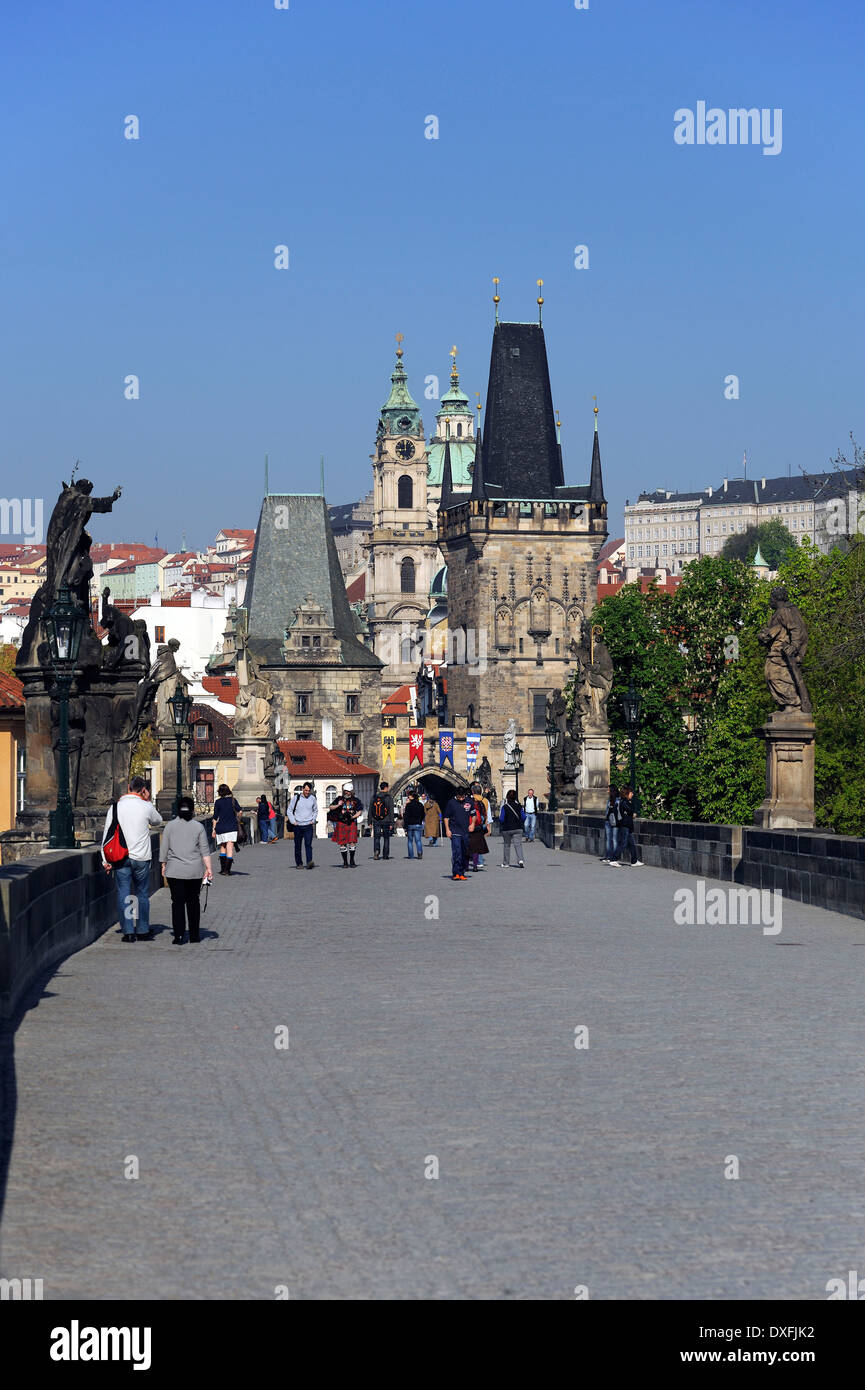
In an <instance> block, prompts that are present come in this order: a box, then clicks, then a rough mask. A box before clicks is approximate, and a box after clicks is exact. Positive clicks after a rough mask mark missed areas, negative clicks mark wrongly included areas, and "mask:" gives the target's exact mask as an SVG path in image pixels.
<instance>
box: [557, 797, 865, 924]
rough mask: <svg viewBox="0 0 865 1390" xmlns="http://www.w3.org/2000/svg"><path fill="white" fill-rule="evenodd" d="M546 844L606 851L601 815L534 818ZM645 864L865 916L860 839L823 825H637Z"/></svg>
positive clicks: (863, 842) (864, 842) (864, 847)
mask: <svg viewBox="0 0 865 1390" xmlns="http://www.w3.org/2000/svg"><path fill="white" fill-rule="evenodd" d="M538 834H539V836H540V838H541V839H542V840H543V842H544V844H546V845H549V846H551V847H553V846H554V847H555V848H557V849H565V850H575V851H576V852H577V853H578V854H593V855H596V856H597V857H598V858H600V856H601V855H602V854H603V852H604V823H603V820H602V818H601V817H600V816H579V815H573V814H570V813H567V814H565V815H562V814H561V813H560V814H558V815H555V816H553V815H551V814H550V813H549V812H548V811H546V812H542V813H541V814H540V815H539V817H538ZM636 837H637V846H638V848H639V852H640V857H641V859H643V861H644V862H645V863H646V864H650V865H652V866H653V867H655V868H659V869H674V870H676V872H678V873H685V874H692V875H694V876H695V877H697V878H715V879H720V880H721V881H726V882H730V883H740V884H743V885H744V886H746V887H748V888H766V889H769V890H773V889H776V888H778V889H780V891H781V892H782V893H783V895H784V897H786V898H789V899H791V900H792V901H794V902H802V903H809V904H810V905H811V906H813V907H825V908H828V909H830V910H831V911H833V912H843V913H846V914H847V915H848V916H850V917H860V918H863V919H865V839H857V838H855V837H854V836H852V835H833V834H831V833H827V832H825V831H821V830H807V831H806V830H763V829H762V828H758V827H756V826H747V825H746V826H740V825H702V824H699V823H689V822H681V821H649V820H638V821H637V822H636Z"/></svg>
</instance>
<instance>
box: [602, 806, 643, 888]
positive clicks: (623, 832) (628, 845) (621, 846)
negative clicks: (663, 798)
mask: <svg viewBox="0 0 865 1390" xmlns="http://www.w3.org/2000/svg"><path fill="white" fill-rule="evenodd" d="M626 849H629V850H630V851H631V868H632V869H642V868H643V867H644V865H643V861H642V859H641V858H640V856H639V854H638V853H637V840H636V836H635V835H634V789H633V787H628V786H625V787H622V794H621V796H620V797H619V829H618V838H617V843H616V858H615V859H614V860H613V862H612V863H611V865H610V867H611V868H613V869H623V868H624V867H625V866H624V864H623V863H622V862H621V861H622V855H623V854H624V852H625V850H626Z"/></svg>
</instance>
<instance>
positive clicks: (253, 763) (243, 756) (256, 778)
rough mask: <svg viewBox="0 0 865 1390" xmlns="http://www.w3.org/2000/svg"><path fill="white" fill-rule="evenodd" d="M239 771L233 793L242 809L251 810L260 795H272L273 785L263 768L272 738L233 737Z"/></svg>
mask: <svg viewBox="0 0 865 1390" xmlns="http://www.w3.org/2000/svg"><path fill="white" fill-rule="evenodd" d="M231 742H232V743H233V744H234V746H235V748H236V749H237V761H238V764H239V771H238V774H237V781H236V782H235V784H234V788H233V790H234V795H235V797H236V798H237V800H238V801H239V803H240V805H241V807H242V808H243V810H244V811H251V810H252V809H253V808H254V806H255V803H256V801H257V800H258V798H259V797H260V796H272V795H273V786H272V783H271V782H269V781H268V779H267V777H265V775H264V769H265V766H266V765H267V763H268V762H269V761H270V758H271V755H272V753H273V739H272V738H233V739H232V740H231Z"/></svg>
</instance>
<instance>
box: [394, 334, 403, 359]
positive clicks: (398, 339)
mask: <svg viewBox="0 0 865 1390" xmlns="http://www.w3.org/2000/svg"><path fill="white" fill-rule="evenodd" d="M403 336H404V335H403V334H402V333H397V335H396V355H397V357H399V358H401V357H402V343H403Z"/></svg>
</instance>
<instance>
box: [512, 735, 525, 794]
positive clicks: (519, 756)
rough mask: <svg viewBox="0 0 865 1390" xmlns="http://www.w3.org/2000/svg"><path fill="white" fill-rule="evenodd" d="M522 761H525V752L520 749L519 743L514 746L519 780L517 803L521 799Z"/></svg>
mask: <svg viewBox="0 0 865 1390" xmlns="http://www.w3.org/2000/svg"><path fill="white" fill-rule="evenodd" d="M522 761H523V750H522V748H521V747H520V745H519V744H518V743H515V744H514V772H515V773H516V778H517V786H516V792H517V801H519V799H520V766H521V765H522Z"/></svg>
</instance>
